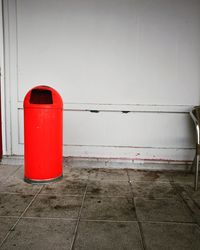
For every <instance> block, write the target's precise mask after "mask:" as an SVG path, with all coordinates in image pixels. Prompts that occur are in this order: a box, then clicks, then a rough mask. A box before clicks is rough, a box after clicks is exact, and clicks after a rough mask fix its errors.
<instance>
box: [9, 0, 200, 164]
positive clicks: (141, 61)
mask: <svg viewBox="0 0 200 250" xmlns="http://www.w3.org/2000/svg"><path fill="white" fill-rule="evenodd" d="M199 7H200V1H198V0H191V1H188V0H187V1H186V0H174V1H171V0H170V1H165V0H123V1H122V0H101V1H98V0H58V1H54V0H35V1H31V0H17V1H15V0H5V9H6V12H5V13H6V17H5V19H6V20H7V22H5V24H6V28H7V30H8V33H7V36H6V39H7V47H6V51H7V55H6V56H7V62H8V63H7V64H6V67H7V69H8V72H9V76H10V78H7V81H9V84H8V86H10V87H8V88H9V93H11V97H12V98H11V106H10V107H11V118H12V119H11V123H10V124H11V135H12V137H11V142H10V153H11V154H23V112H22V111H23V110H22V106H23V105H22V104H23V98H24V96H25V94H26V92H27V91H28V90H29V89H30V88H31V87H33V86H35V85H38V84H45V85H50V86H52V87H54V88H56V89H57V90H58V91H59V92H60V94H61V95H62V97H63V101H64V154H65V156H68V155H75V156H97V157H117V158H118V157H119V158H121V157H126V158H148V159H166V160H190V159H192V157H193V150H192V148H194V139H193V136H194V133H193V128H192V124H191V120H190V118H189V116H188V113H187V112H188V111H189V110H190V109H191V107H192V106H193V105H198V104H199V103H200V73H199V72H200V71H199V68H200V13H199ZM7 74H8V73H7ZM7 76H8V75H7ZM7 105H9V103H8V104H7ZM88 110H99V111H101V112H100V113H91V112H89V111H88ZM123 110H126V111H131V112H130V113H128V114H123V113H121V112H120V111H123ZM8 123H9V121H8ZM7 143H8V144H9V141H8V142H7Z"/></svg>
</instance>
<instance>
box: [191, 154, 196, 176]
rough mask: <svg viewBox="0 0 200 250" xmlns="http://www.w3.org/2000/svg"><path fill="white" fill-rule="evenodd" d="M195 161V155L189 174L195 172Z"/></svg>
mask: <svg viewBox="0 0 200 250" xmlns="http://www.w3.org/2000/svg"><path fill="white" fill-rule="evenodd" d="M196 161H197V155H196V154H195V157H194V160H193V161H192V165H191V173H194V172H195V169H196Z"/></svg>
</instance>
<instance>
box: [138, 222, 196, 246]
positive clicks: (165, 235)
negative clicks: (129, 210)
mask: <svg viewBox="0 0 200 250" xmlns="http://www.w3.org/2000/svg"><path fill="white" fill-rule="evenodd" d="M142 231H143V235H144V239H145V243H146V249H147V250H161V249H162V250H169V249H173V250H190V249H191V250H199V249H200V231H199V228H198V227H197V225H191V224H167V223H164V224H162V223H142Z"/></svg>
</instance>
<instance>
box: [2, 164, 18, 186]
mask: <svg viewBox="0 0 200 250" xmlns="http://www.w3.org/2000/svg"><path fill="white" fill-rule="evenodd" d="M21 167H22V166H19V167H17V169H15V170H13V172H11V173H10V174H9V175H8V176H7V177H6V178H5V180H4V181H5V182H6V181H7V180H8V179H9V178H10V177H11V176H13V175H14V174H15V173H16V172H17V171H18V170H19V169H20V168H21Z"/></svg>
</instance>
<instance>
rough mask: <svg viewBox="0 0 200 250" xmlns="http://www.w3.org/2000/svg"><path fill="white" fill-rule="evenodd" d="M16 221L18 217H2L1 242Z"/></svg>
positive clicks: (0, 221)
mask: <svg viewBox="0 0 200 250" xmlns="http://www.w3.org/2000/svg"><path fill="white" fill-rule="evenodd" d="M16 221H17V218H2V217H1V218H0V244H1V242H2V241H3V239H4V238H5V236H6V234H7V233H8V231H9V230H10V228H11V227H12V226H13V225H14V224H15V222H16Z"/></svg>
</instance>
